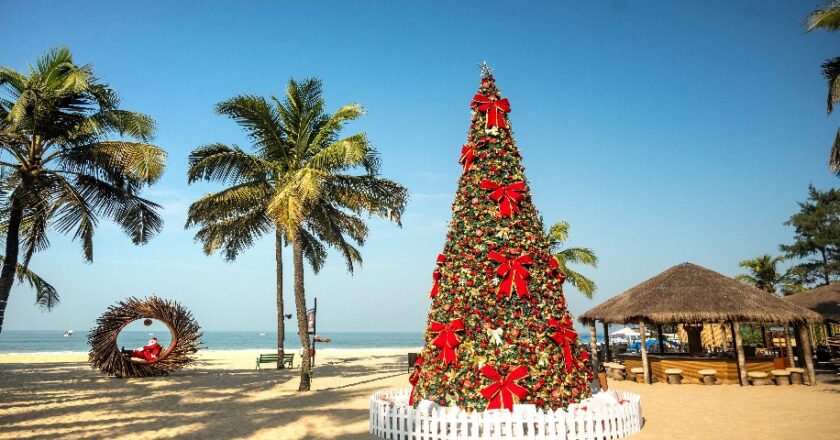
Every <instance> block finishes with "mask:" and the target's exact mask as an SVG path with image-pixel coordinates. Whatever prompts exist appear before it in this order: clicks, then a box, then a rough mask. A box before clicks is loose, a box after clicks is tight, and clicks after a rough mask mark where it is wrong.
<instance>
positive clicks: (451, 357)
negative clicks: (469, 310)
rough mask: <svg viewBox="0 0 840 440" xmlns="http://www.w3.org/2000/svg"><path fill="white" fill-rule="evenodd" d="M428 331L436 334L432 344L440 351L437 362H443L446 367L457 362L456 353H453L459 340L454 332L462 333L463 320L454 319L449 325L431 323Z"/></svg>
mask: <svg viewBox="0 0 840 440" xmlns="http://www.w3.org/2000/svg"><path fill="white" fill-rule="evenodd" d="M429 331H430V332H432V333H437V334H438V336H437V338H435V340H434V341H432V344H434V345H435V346H436V347H439V348H440V349H441V350H440V356H438V358H437V360H441V361H443V363H444V364H446V365H448V364H450V363H452V362H455V361H457V360H458V353H456V352H455V347H457V346H458V344H460V343H461V340H460V339H458V335H456V334H455V332H460V331H464V320H463V319H456V320H454V321H452V322H450V323H449V324H443V323H440V322H435V321H432V323H431V324H430V325H429Z"/></svg>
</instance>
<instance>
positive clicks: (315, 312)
mask: <svg viewBox="0 0 840 440" xmlns="http://www.w3.org/2000/svg"><path fill="white" fill-rule="evenodd" d="M317 326H318V298H315V308H313V309H312V366H313V367H314V366H315V353H316V352H315V336H317V335H318V327H317Z"/></svg>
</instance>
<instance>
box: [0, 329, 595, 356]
mask: <svg viewBox="0 0 840 440" xmlns="http://www.w3.org/2000/svg"><path fill="white" fill-rule="evenodd" d="M66 333H67V332H66V331H65V330H37V331H26V330H3V332H2V333H0V354H12V353H81V352H84V353H87V352H88V351H90V345H88V342H87V332H85V331H75V332H73V334H72V335H68V336H65V334H66ZM152 336H155V337H157V338H158V339H159V342H160V344H161V345H163V346H167V345H168V344H169V341H170V338H171V336H170V335H169V334H168V332H160V331H158V332H148V331H128V330H125V331H123V332H121V333H120V336H119V339H118V341H117V343H118V345H121V346H125V347H126V348H130V349H133V348H137V347H142V346H143V345H146V341H148V339H149V338H151V337H152ZM319 336H320V337H322V338H330V339H331V342H329V343H318V344H317V346H316V348H319V349H324V348H406V349H409V348H419V347H422V346H423V345H424V343H423V334H422V333H419V332H404V333H403V332H332V333H323V334H320V335H319ZM580 336H581V342H588V339H589V338H588V335H585V334H581V335H580ZM599 339H600V335H599ZM201 342H202V348H203V349H205V350H224V351H228V350H267V351H271V350H274V349H276V347H277V333H276V332H274V333H272V332H260V331H212V330H208V331H204V332H203V334H202V337H201ZM285 348H286V349H289V350H299V349H300V339H299V338H298V335H297V333H286V341H285Z"/></svg>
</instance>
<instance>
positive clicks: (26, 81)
mask: <svg viewBox="0 0 840 440" xmlns="http://www.w3.org/2000/svg"><path fill="white" fill-rule="evenodd" d="M154 131H155V123H154V120H153V119H152V118H151V117H149V116H147V115H144V114H141V113H135V112H130V111H126V110H121V109H120V108H119V98H118V97H117V94H116V93H115V92H114V91H113V90H112V89H111V88H110V87H109V86H108V85H107V84H104V83H102V82H100V81H99V78H97V77H96V76H95V74H94V72H93V69H92V67H91V66H90V65H84V66H77V65H75V64H74V63H73V57H72V54H71V53H70V51H69V50H68V49H67V48H58V49H54V50H51V51H49V52H48V53H46V54H45V55H43V56H41V57H40V58H38V60H37V62H36V63H35V65H34V66H30V68H29V71H28V73H27V74H23V73H20V72H17V71H16V70H14V69H11V68H8V67H0V220H2V222H3V230H4V231H5V232H6V238H5V248H6V252H5V259H4V261H3V268H2V270H0V331H2V324H3V318H4V316H5V310H6V305H7V301H8V297H9V292H10V291H11V288H12V284H13V282H14V276H15V273H16V272H18V270H17V267H18V263H19V262H20V263H21V264H22V267H23V269H26V268H27V267H28V265H29V261H30V259H31V258H32V256H33V255H34V254H35V253H36V252H37V251H40V250H43V249H45V248H47V247H48V246H49V241H48V239H47V232H48V229H49V228H50V227H54V228H55V230H57V231H58V232H61V233H65V234H70V233H72V235H73V238H74V239H79V240H80V241H81V244H82V253H83V255H84V258H85V260H87V261H93V234H94V230H95V227H96V225H97V223H98V222H99V220H100V218H101V217H104V218H108V219H111V220H113V221H114V222H116V223H117V224H119V225H120V226H121V227H122V229H123V231H124V232H125V233H126V234H127V235H128V236H129V237H130V238H131V240H132V242H134V243H135V244H145V243H147V242H148V241H149V240H150V239H151V238H152V237H153V236H154V235H155V234H156V233H157V232H159V231H160V229H161V227H162V226H163V221H162V220H161V218H160V216H159V215H158V213H157V211H158V209H159V208H160V207H159V206H158V205H157V204H155V203H153V202H151V201H149V200H146V199H144V198H142V197H140V195H139V194H140V191H141V190H142V189H143V188H144V187H145V186H147V185H151V184H153V183H154V182H156V181H157V180H158V179H159V178H160V176H161V175H162V174H163V170H164V162H165V159H166V153H165V152H164V151H163V150H162V149H161V148H160V147H157V146H155V145H152V144H150V143H148V142H149V141H150V140H151V139H152V137H153V135H154ZM111 135H117V136H118V138H117V140H111V139H110V136H111ZM125 139H134V140H137V141H139V142H131V141H127V140H125ZM21 246H22V247H23V248H22V251H23V255H22V259H21V258H19V257H20V252H21ZM19 260H22V261H19Z"/></svg>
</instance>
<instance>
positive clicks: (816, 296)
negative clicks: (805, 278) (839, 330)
mask: <svg viewBox="0 0 840 440" xmlns="http://www.w3.org/2000/svg"><path fill="white" fill-rule="evenodd" d="M785 299H786V300H788V301H790V302H792V303H794V304H797V305H799V306H802V307H805V308H806V309H810V310H813V311H814V312H817V313H819V314H820V315H821V316H822V318H823V320H825V321H826V322H834V323H840V283H832V284H829V285H827V286H822V287H817V288H816V289H811V290H807V291H805V292H800V293H797V294H795V295H791V296H786V297H785Z"/></svg>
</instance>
